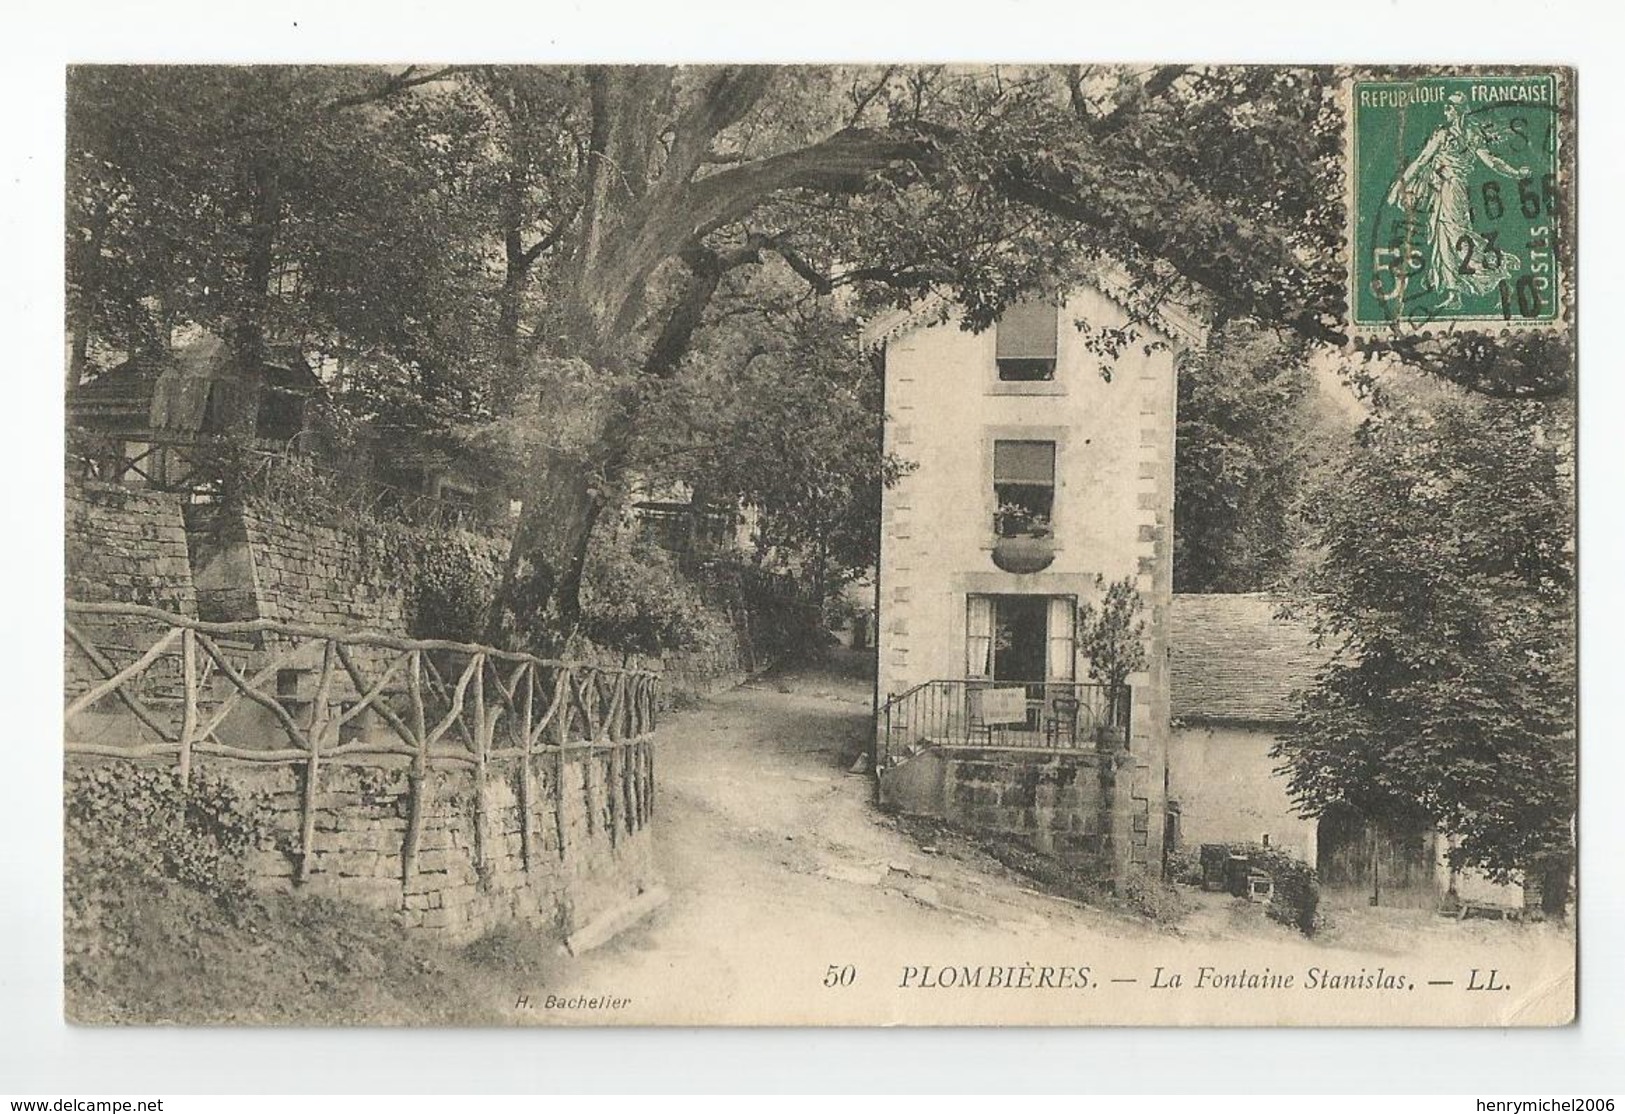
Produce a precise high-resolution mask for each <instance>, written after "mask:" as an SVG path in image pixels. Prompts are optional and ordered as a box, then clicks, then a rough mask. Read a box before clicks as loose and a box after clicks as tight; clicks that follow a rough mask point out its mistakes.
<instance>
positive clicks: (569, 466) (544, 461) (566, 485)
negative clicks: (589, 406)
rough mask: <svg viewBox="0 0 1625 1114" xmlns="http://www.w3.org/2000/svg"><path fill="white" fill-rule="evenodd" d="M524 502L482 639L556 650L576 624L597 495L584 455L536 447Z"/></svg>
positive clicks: (502, 644)
mask: <svg viewBox="0 0 1625 1114" xmlns="http://www.w3.org/2000/svg"><path fill="white" fill-rule="evenodd" d="M524 501H525V509H524V514H523V516H522V517H521V519H520V522H519V529H518V531H517V533H516V534H515V535H514V539H513V546H512V548H511V549H510V551H509V554H508V564H507V568H506V570H505V572H504V575H503V583H502V588H501V591H500V592H499V593H498V597H497V600H496V602H495V604H494V605H493V606H492V609H491V618H490V623H489V626H488V629H487V634H486V639H487V641H489V642H491V643H493V644H495V645H497V646H499V647H504V648H507V649H516V650H529V651H535V652H540V653H543V654H548V655H552V654H558V653H561V652H562V651H563V650H564V648H565V646H566V645H567V644H568V643H569V641H570V639H571V637H572V636H573V635H574V634H575V632H576V629H577V627H578V626H579V624H580V616H581V576H582V572H583V570H584V569H585V566H586V559H587V546H588V543H589V542H590V541H591V539H592V530H593V527H594V526H595V525H596V524H597V521H598V516H599V513H600V512H601V511H602V509H603V501H602V498H601V496H600V493H599V492H598V491H597V490H596V488H595V486H594V484H593V476H592V473H591V470H590V468H589V466H588V465H587V464H586V462H584V461H582V460H579V459H576V458H572V457H570V456H568V455H567V454H564V453H561V452H559V451H557V450H552V449H544V450H540V451H538V452H537V454H536V457H535V459H534V461H533V463H532V466H531V470H530V475H529V477H528V478H527V481H526V484H525V490H524Z"/></svg>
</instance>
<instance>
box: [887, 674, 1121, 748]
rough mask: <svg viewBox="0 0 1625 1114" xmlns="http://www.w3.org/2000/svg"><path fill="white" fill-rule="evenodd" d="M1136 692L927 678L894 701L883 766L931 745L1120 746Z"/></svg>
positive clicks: (890, 703) (1041, 683) (1068, 684)
mask: <svg viewBox="0 0 1625 1114" xmlns="http://www.w3.org/2000/svg"><path fill="white" fill-rule="evenodd" d="M1132 707H1133V692H1132V690H1131V689H1130V688H1129V687H1128V686H1127V685H1124V686H1123V687H1122V688H1121V689H1119V690H1118V692H1117V693H1116V695H1115V698H1114V697H1113V694H1112V693H1111V691H1110V689H1109V688H1108V686H1106V685H1098V684H1081V683H1076V682H1071V681H1036V682H1021V681H993V680H984V679H980V678H978V679H972V680H942V681H926V682H925V683H923V684H920V685H916V686H914V687H913V688H911V689H909V690H908V691H907V692H905V693H902V694H901V695H899V696H894V697H892V698H891V699H889V700H887V701H886V703H885V706H884V707H882V708H881V710H880V713H879V717H878V720H879V721H878V723H877V724H876V737H877V740H878V746H877V751H878V753H877V755H876V758H877V760H878V765H880V766H882V767H884V766H885V765H887V764H888V763H889V762H891V761H896V760H901V759H902V758H903V757H905V756H907V755H908V754H910V753H913V752H914V751H916V750H918V749H919V748H921V747H924V746H994V747H1019V748H1024V749H1033V750H1085V749H1092V750H1103V751H1111V750H1121V749H1123V748H1124V747H1126V746H1127V745H1128V725H1129V719H1130V713H1131V711H1132Z"/></svg>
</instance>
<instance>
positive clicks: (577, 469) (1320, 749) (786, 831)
mask: <svg viewBox="0 0 1625 1114" xmlns="http://www.w3.org/2000/svg"><path fill="white" fill-rule="evenodd" d="M1439 45H1440V47H1441V48H1442V47H1443V46H1444V45H1445V44H1443V43H1441V44H1439ZM1439 53H1441V54H1445V55H1451V54H1452V52H1451V51H1448V50H1443V49H1441V50H1440V51H1439ZM1533 61H1538V59H1533ZM63 89H64V97H63V106H64V108H65V117H64V123H65V179H64V185H65V196H64V199H63V203H64V209H63V213H64V222H65V223H64V226H63V233H64V243H63V245H62V247H63V261H64V262H63V265H64V267H65V279H66V281H65V289H64V296H65V312H66V318H65V321H64V322H63V326H64V328H63V333H62V340H61V345H62V347H61V349H60V351H61V352H62V355H63V363H62V365H59V367H60V371H58V370H56V369H53V371H52V374H62V375H63V377H64V378H63V386H62V397H63V400H64V401H63V406H64V414H65V425H64V429H63V437H64V441H63V445H64V447H65V461H64V484H63V489H62V490H63V500H64V514H63V526H64V536H63V538H62V545H63V553H64V560H65V567H64V575H63V589H64V597H65V602H64V607H63V610H62V622H63V658H62V662H63V666H62V668H63V690H62V693H61V700H62V705H61V709H62V710H61V715H62V725H63V749H62V764H61V765H62V782H61V788H62V823H63V826H62V832H61V842H62V876H61V896H62V909H63V912H62V916H63V929H62V954H61V978H62V987H63V1013H64V1015H65V1018H66V1021H67V1022H68V1023H69V1024H70V1025H73V1026H86V1027H109V1026H131V1027H146V1026H156V1025H180V1026H393V1027H419V1026H439V1027H444V1026H459V1027H463V1026H540V1027H546V1026H567V1027H591V1026H995V1025H997V1026H1071V1027H1095V1026H1191V1027H1210V1026H1227V1027H1236V1026H1243V1027H1268V1026H1359V1027H1402V1026H1403V1027H1474V1028H1476V1027H1552V1026H1566V1025H1570V1024H1571V1023H1573V1022H1574V1020H1575V1018H1576V1011H1577V1008H1578V1006H1577V999H1578V983H1577V979H1576V973H1577V969H1578V951H1577V934H1576V923H1577V917H1578V913H1579V910H1580V908H1581V905H1582V903H1583V901H1584V895H1585V887H1584V879H1583V878H1582V876H1581V875H1582V872H1581V870H1580V868H1579V860H1578V858H1577V855H1576V843H1577V831H1578V825H1579V815H1578V813H1579V782H1578V770H1579V765H1580V763H1579V737H1578V736H1579V731H1578V723H1579V720H1578V716H1579V707H1578V679H1577V670H1578V661H1579V658H1578V649H1579V647H1578V604H1579V597H1578V591H1577V566H1578V559H1579V548H1578V529H1577V527H1578V518H1577V509H1578V502H1577V464H1578V461H1577V448H1578V447H1577V420H1578V418H1577V409H1576V406H1577V399H1578V391H1577V377H1578V341H1577V338H1578V333H1577V328H1576V320H1577V318H1576V315H1577V310H1578V297H1577V295H1578V290H1577V285H1578V274H1579V272H1578V268H1577V263H1576V259H1577V253H1576V244H1577V238H1576V234H1575V229H1576V213H1577V197H1578V190H1577V181H1576V176H1575V167H1576V165H1577V163H1576V158H1577V149H1578V146H1577V130H1576V119H1577V116H1576V107H1575V106H1576V76H1575V71H1573V70H1571V69H1568V68H1565V67H1563V66H1557V65H1549V64H1539V65H1535V64H1529V65H1523V64H1495V65H1487V64H1475V65H1465V64H1463V65H1405V66H1398V65H1387V64H1385V65H1352V64H1335V65H1333V64H1324V63H1306V64H1296V65H1289V64H1249V65H1240V64H1235V65H1222V64H1213V63H1204V64H1186V63H1179V62H1174V61H1170V62H1166V63H1146V62H1136V63H1123V64H1108V63H1103V62H1090V63H1075V64H1074V63H1066V62H1053V63H1044V64H1038V63H1033V64H1010V63H1001V64H991V63H987V64H968V63H956V64H922V63H919V62H899V63H896V64H884V63H878V64H863V65H858V64H817V65H802V64H772V65H768V64H743V63H737V64H736V63H727V64H673V65H659V64H645V63H640V64H602V63H595V64H580V65H564V64H549V65H527V64H495V63H493V64H479V63H472V62H454V63H446V64H441V63H434V62H423V63H417V64H408V63H405V62H401V63H398V64H390V65H385V64H379V63H371V62H369V63H366V64H338V63H334V64H321V65H317V64H298V65H293V64H270V63H256V64H185V65H182V64H170V63H156V62H154V63H144V64H111V63H108V62H81V63H78V64H74V65H71V66H69V67H68V68H67V70H66V73H65V75H64V76H63ZM54 327H55V326H54V323H53V328H54ZM36 464H37V458H36ZM54 591H55V589H54V587H52V588H49V589H48V594H49V595H51V597H52V598H53V599H54ZM42 633H43V634H45V635H46V636H49V632H48V631H47V632H42ZM42 695H45V696H50V695H51V694H50V693H49V692H47V693H45V694H42ZM53 714H54V713H53ZM47 741H48V742H50V744H51V745H50V748H49V749H50V750H51V752H52V756H53V761H54V754H55V745H54V741H51V740H47ZM39 838H40V839H42V840H43V839H45V838H46V835H45V833H43V832H41V833H39ZM51 838H52V839H53V840H54V839H55V838H56V836H55V833H52V834H51ZM1596 865H1597V864H1596V863H1595V862H1593V863H1592V864H1591V866H1592V867H1595V866H1596Z"/></svg>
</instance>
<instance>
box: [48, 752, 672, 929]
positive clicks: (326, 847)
mask: <svg viewBox="0 0 1625 1114" xmlns="http://www.w3.org/2000/svg"><path fill="white" fill-rule="evenodd" d="M653 745H654V744H653V740H652V739H651V738H650V737H648V736H645V737H644V738H642V739H636V740H627V741H624V742H621V743H616V744H610V743H602V744H597V745H593V746H587V745H585V744H581V745H573V746H571V747H570V748H568V749H566V750H565V751H564V752H563V757H562V760H561V758H560V755H559V753H558V752H553V753H542V754H538V755H536V756H534V757H533V758H532V759H531V771H530V776H531V779H532V780H531V787H530V800H531V809H530V815H529V823H530V826H531V847H530V851H531V854H530V861H529V864H528V866H527V863H526V859H525V855H524V835H523V827H524V824H525V822H526V818H525V815H524V812H523V810H522V809H521V807H520V801H521V799H522V791H521V788H520V785H519V779H520V776H521V765H520V762H519V760H517V759H515V760H509V761H497V760H493V761H492V762H491V764H490V766H489V767H488V769H487V771H486V774H485V777H484V787H483V792H482V790H481V788H480V786H479V782H480V777H479V775H478V774H477V773H476V771H475V770H474V769H472V768H469V767H461V766H456V767H447V768H439V769H435V770H432V771H431V772H430V773H429V775H428V777H427V778H426V779H425V794H424V798H423V802H424V803H423V819H422V828H421V832H420V837H419V841H418V846H417V853H416V863H415V867H414V868H410V869H409V868H408V867H407V859H408V856H407V855H406V854H405V843H406V839H407V833H408V830H409V828H410V826H411V814H412V792H411V775H410V768H409V765H408V763H406V762H405V761H404V760H402V761H399V762H396V761H380V763H379V764H377V765H367V766H348V765H347V766H329V767H326V768H322V769H320V770H319V771H318V773H317V785H316V795H315V809H314V816H315V838H314V840H313V843H312V849H311V852H310V856H309V861H308V866H306V868H305V871H304V874H303V878H301V866H302V863H303V858H304V857H303V855H302V853H301V851H300V837H301V830H302V823H303V800H304V780H305V776H306V775H305V767H304V766H303V765H302V764H288V765H281V764H278V765H265V766H261V765H258V764H249V763H243V762H228V761H224V760H213V761H209V760H205V761H204V762H203V763H201V765H203V766H204V767H205V768H206V769H208V770H209V772H211V773H213V774H216V775H219V776H223V777H225V778H227V779H228V780H229V781H230V782H231V783H232V784H233V785H235V786H236V787H237V788H238V789H239V790H240V791H242V792H243V793H244V794H245V795H248V796H249V797H250V798H251V799H252V800H254V801H255V802H257V805H258V807H259V808H260V809H261V810H262V815H264V816H266V817H267V818H268V819H269V821H270V825H269V826H270V833H269V834H268V836H267V838H266V839H265V840H264V841H263V843H262V845H261V847H260V849H259V850H258V851H256V852H254V853H253V854H252V855H251V856H250V859H249V861H248V863H247V868H248V873H249V877H250V881H251V884H253V885H254V886H256V887H257V888H262V889H287V890H300V891H304V892H309V893H316V894H322V895H325V896H329V897H333V898H338V899H341V900H345V901H352V902H356V903H359V904H362V905H368V906H371V907H373V908H377V909H382V910H387V911H390V912H393V913H395V914H396V915H397V916H398V917H399V918H400V920H401V923H402V924H403V925H404V926H405V927H407V928H408V929H413V930H421V931H425V932H431V933H434V934H437V935H440V936H443V937H445V938H447V939H450V940H452V941H454V942H465V941H468V940H472V939H475V938H477V937H479V936H480V935H482V934H484V933H486V932H488V931H490V930H491V929H493V928H496V927H498V926H500V925H502V924H506V923H511V922H514V921H518V922H522V923H526V924H532V925H537V926H540V927H543V928H546V929H551V930H553V931H555V932H556V933H558V934H559V935H560V936H563V935H567V934H569V933H571V932H573V931H576V930H577V929H579V928H580V927H582V926H583V925H584V924H586V923H588V922H589V921H591V920H592V919H593V918H595V917H597V916H599V915H601V914H603V913H605V912H607V911H609V910H611V909H613V908H615V907H616V906H618V905H620V904H622V903H624V902H626V901H628V900H630V899H631V898H633V897H636V896H637V895H638V894H639V893H641V892H643V891H644V890H645V889H647V888H649V887H650V886H652V885H653V884H654V883H655V881H656V875H655V868H654V863H653V857H652V844H651V839H650V827H649V824H650V818H651V815H652V811H653V805H654V780H653V777H654V767H653ZM69 761H70V762H91V761H97V762H108V761H119V760H116V759H92V758H85V757H81V756H71V757H70V759H69ZM482 797H483V802H484V809H483V812H482V809H481V807H480V801H481V798H482Z"/></svg>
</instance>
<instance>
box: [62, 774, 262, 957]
mask: <svg viewBox="0 0 1625 1114" xmlns="http://www.w3.org/2000/svg"><path fill="white" fill-rule="evenodd" d="M64 790H65V798H64V802H65V803H64V816H63V819H64V848H63V910H64V912H63V918H64V922H63V938H64V942H65V948H66V951H67V954H68V959H69V968H70V973H72V971H73V969H74V967H75V962H76V960H79V959H86V958H89V957H92V956H95V955H97V954H98V953H104V952H105V953H110V954H115V955H116V954H121V953H122V952H123V951H124V950H126V949H127V948H128V947H129V946H130V944H131V941H132V939H133V937H134V933H135V931H136V929H137V925H136V924H135V923H134V920H135V912H134V909H133V907H132V902H133V901H135V900H138V897H139V895H140V894H141V893H143V892H149V891H153V890H157V889H161V888H162V887H163V886H164V885H165V884H166V882H167V883H178V884H179V885H180V886H182V887H184V888H185V889H188V890H191V891H194V892H196V893H199V894H202V895H204V896H205V897H207V898H209V899H212V901H213V902H214V903H216V904H218V905H220V906H222V907H225V908H228V909H229V908H235V907H238V906H240V905H242V904H243V903H244V899H246V898H247V897H248V884H247V872H246V868H245V862H244V857H245V855H246V854H247V853H248V852H249V851H251V850H252V849H254V848H255V847H256V846H258V845H260V844H261V843H262V841H263V840H264V839H265V838H266V837H267V835H268V834H269V826H268V824H267V823H266V822H265V820H264V818H263V816H262V814H261V811H260V809H259V807H258V802H256V801H254V800H252V799H250V798H247V797H245V796H244V795H242V794H241V793H239V792H238V791H237V790H236V789H235V788H234V787H233V786H231V785H230V784H228V783H227V782H225V781H224V780H222V779H220V778H217V777H213V776H211V775H209V774H207V773H205V772H203V771H201V770H194V771H192V777H191V783H190V786H189V791H188V790H187V789H183V787H182V785H181V779H180V776H179V775H178V774H177V773H176V772H175V771H173V770H170V769H160V768H155V767H140V766H130V765H125V764H112V763H105V764H97V765H94V766H88V767H82V768H77V769H73V770H70V771H69V772H68V774H67V776H66V778H65V781H64Z"/></svg>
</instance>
